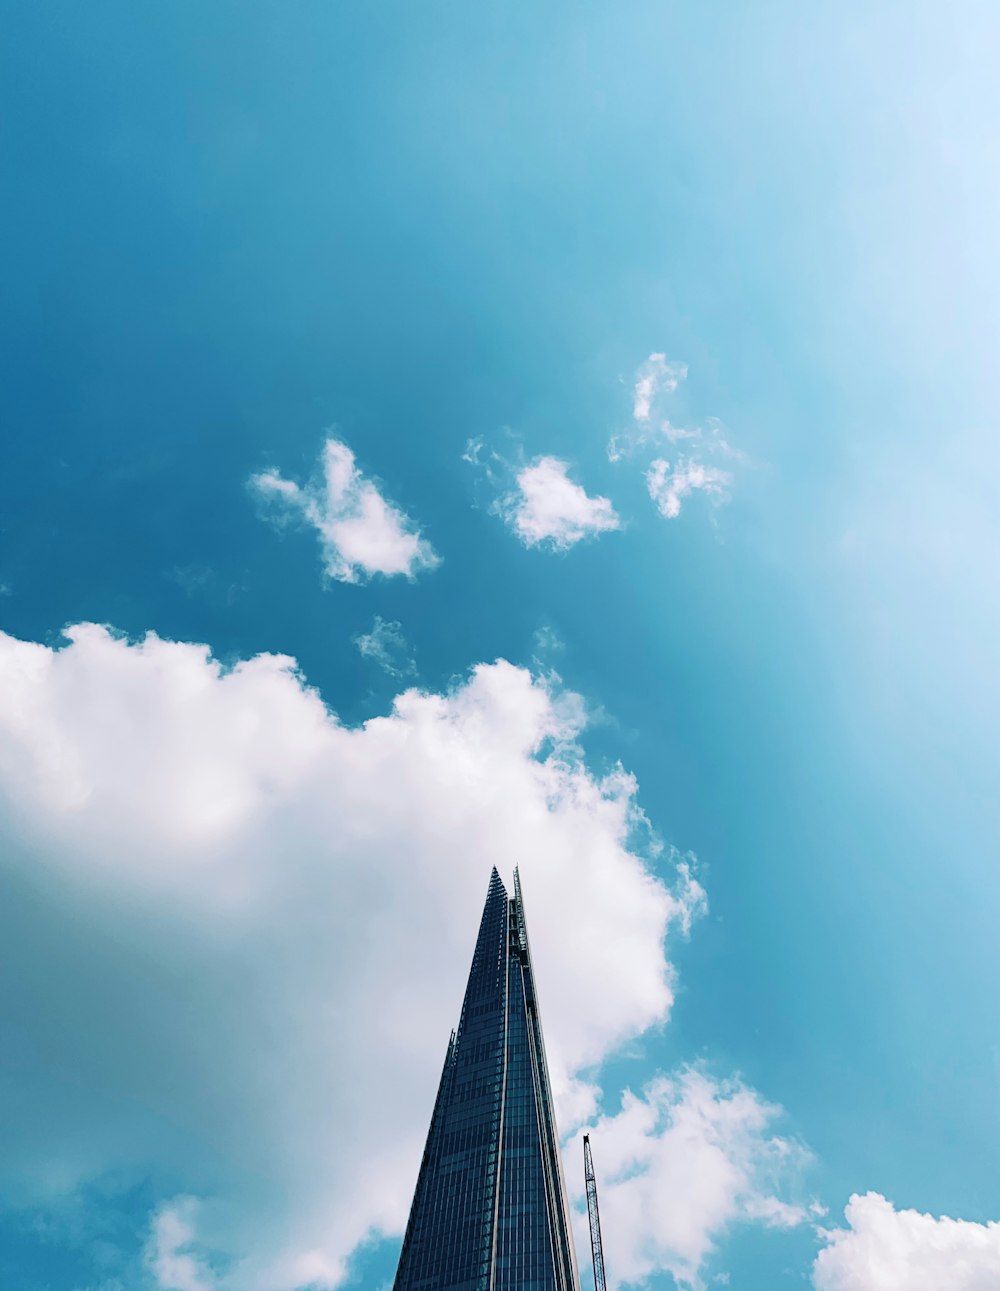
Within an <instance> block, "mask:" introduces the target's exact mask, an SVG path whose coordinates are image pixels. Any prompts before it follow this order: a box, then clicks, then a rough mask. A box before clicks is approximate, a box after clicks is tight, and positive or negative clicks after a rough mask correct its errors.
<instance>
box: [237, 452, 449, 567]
mask: <svg viewBox="0 0 1000 1291" xmlns="http://www.w3.org/2000/svg"><path fill="white" fill-rule="evenodd" d="M250 487H251V488H252V489H253V491H254V492H255V493H256V494H257V495H258V497H259V498H260V499H261V500H262V501H263V502H264V503H265V504H266V505H267V506H268V508H269V510H270V514H271V515H272V516H273V517H274V518H275V519H277V520H278V521H279V522H280V521H284V520H287V519H289V518H299V519H302V520H305V521H306V523H308V524H310V525H312V527H313V528H314V529H315V530H316V533H317V534H318V536H319V539H320V543H321V545H322V549H323V564H324V569H325V571H326V574H327V575H328V577H330V578H333V579H336V580H337V581H338V582H341V583H357V582H361V581H363V580H364V579H366V578H368V577H370V576H371V575H372V574H383V575H386V576H391V575H393V574H403V575H405V576H406V577H407V578H415V577H416V575H417V574H418V573H420V572H421V571H422V570H427V569H433V568H434V566H435V565H437V564H438V563H439V557H438V556H437V555H436V553H435V552H434V550H433V548H432V547H431V545H430V543H428V542H427V541H426V540H425V539H424V538H423V537H421V535H420V532H419V530H417V529H416V528H414V526H413V525H412V523H411V522H410V520H409V519H408V517H407V516H406V515H404V513H403V512H402V511H400V510H399V508H398V507H395V506H393V505H392V503H391V502H388V501H387V500H386V499H385V498H384V497H383V496H382V494H381V493H380V492H379V490H378V488H377V486H376V485H375V484H374V483H373V482H372V481H371V480H369V479H366V478H365V476H364V475H363V474H362V472H361V471H360V470H359V469H358V467H357V464H356V462H355V459H354V454H353V453H352V452H351V450H350V449H349V448H348V447H347V445H346V444H344V443H342V442H341V441H340V440H338V439H328V440H327V441H326V444H325V445H324V448H323V454H322V461H321V470H320V474H319V476H318V477H317V478H316V479H314V480H313V481H312V482H310V483H309V484H305V485H300V484H296V483H295V482H294V481H293V480H287V479H285V478H284V476H282V475H280V474H279V473H278V472H277V471H263V472H261V473H260V474H258V475H253V476H251V478H250Z"/></svg>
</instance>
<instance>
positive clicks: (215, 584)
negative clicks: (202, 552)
mask: <svg viewBox="0 0 1000 1291" xmlns="http://www.w3.org/2000/svg"><path fill="white" fill-rule="evenodd" d="M164 577H165V578H168V579H169V580H170V582H172V583H175V584H176V585H177V586H178V587H179V588H180V589H181V591H182V592H184V593H185V595H187V596H190V597H191V598H192V599H194V600H202V601H207V602H208V603H209V604H211V605H232V604H233V602H234V601H235V600H236V598H237V597H238V596H239V595H240V594H241V593H242V592H245V591H246V582H245V579H244V580H243V581H242V582H237V583H229V582H226V581H225V579H223V578H220V576H219V574H218V573H217V572H216V571H215V570H214V569H212V568H211V567H210V566H208V565H201V564H198V563H195V564H191V565H174V566H173V567H172V568H171V569H168V570H166V571H165V573H164Z"/></svg>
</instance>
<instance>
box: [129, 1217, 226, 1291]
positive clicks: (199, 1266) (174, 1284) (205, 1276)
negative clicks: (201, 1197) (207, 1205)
mask: <svg viewBox="0 0 1000 1291" xmlns="http://www.w3.org/2000/svg"><path fill="white" fill-rule="evenodd" d="M198 1209H199V1203H198V1201H197V1200H196V1199H195V1198H194V1197H175V1198H174V1200H173V1201H171V1202H168V1203H166V1204H165V1205H163V1206H160V1207H159V1208H158V1209H157V1210H156V1211H155V1212H154V1213H153V1219H152V1224H151V1231H150V1236H149V1243H148V1245H147V1247H146V1262H147V1264H148V1265H149V1268H150V1271H151V1272H152V1274H153V1276H154V1277H155V1278H156V1285H157V1286H158V1287H159V1288H160V1289H161V1291H214V1288H215V1286H216V1281H215V1278H214V1277H213V1276H212V1274H211V1271H210V1269H209V1268H208V1266H207V1265H206V1264H205V1263H204V1262H203V1261H202V1260H201V1258H200V1257H199V1256H198V1254H197V1253H196V1251H195V1248H194V1243H195V1237H196V1223H195V1220H196V1218H197V1213H198Z"/></svg>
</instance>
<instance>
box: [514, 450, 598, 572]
mask: <svg viewBox="0 0 1000 1291" xmlns="http://www.w3.org/2000/svg"><path fill="white" fill-rule="evenodd" d="M568 471H569V467H568V464H567V463H566V462H563V461H561V460H560V459H559V458H558V457H539V458H537V459H536V460H535V461H534V462H532V463H531V465H530V466H525V467H524V468H523V469H522V470H520V471H519V472H518V474H517V478H516V481H515V488H514V490H513V491H512V492H510V493H508V494H506V495H505V496H504V497H503V498H501V499H500V501H499V502H498V503H497V504H496V509H497V511H498V512H499V513H500V514H501V515H502V516H503V517H504V519H505V520H506V521H507V523H508V524H509V525H510V527H511V528H512V529H513V530H514V532H515V533H516V534H517V535H518V537H519V538H520V539H521V540H522V542H523V543H524V544H525V546H527V547H534V546H537V545H539V544H540V543H549V544H550V545H551V546H552V547H554V548H556V549H557V550H560V551H564V550H566V549H567V548H569V547H572V546H573V545H574V544H575V543H578V542H579V541H580V540H581V539H582V538H586V537H588V536H589V535H591V534H597V533H606V532H607V531H608V530H610V529H619V528H621V521H620V520H619V519H618V516H617V515H616V514H615V509H614V507H613V506H612V505H611V501H610V499H608V498H602V497H590V496H589V495H588V494H587V493H586V492H585V490H584V489H583V488H582V487H581V486H580V485H579V484H574V483H573V481H572V480H571V479H570V478H569V474H568Z"/></svg>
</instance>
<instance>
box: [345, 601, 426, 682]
mask: <svg viewBox="0 0 1000 1291" xmlns="http://www.w3.org/2000/svg"><path fill="white" fill-rule="evenodd" d="M354 644H355V645H356V646H357V647H358V650H359V651H360V653H361V655H362V657H363V658H365V659H371V660H372V661H373V662H374V663H377V664H378V666H379V667H380V668H381V669H382V670H383V671H384V672H386V673H388V675H389V676H390V677H412V676H413V675H414V674H415V673H416V671H417V665H416V664H415V663H414V661H413V658H412V657H411V655H410V648H409V645H408V644H407V641H406V637H404V636H403V628H402V624H400V623H398V622H396V620H394V619H392V620H389V619H384V618H382V616H381V614H376V615H375V621H374V622H373V623H372V626H371V630H370V631H369V632H363V633H362V634H361V635H360V636H356V637H355V638H354Z"/></svg>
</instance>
